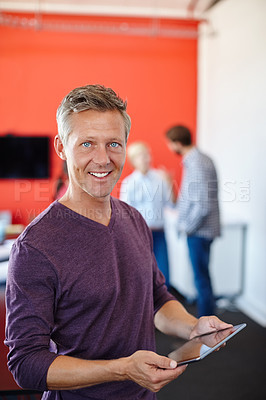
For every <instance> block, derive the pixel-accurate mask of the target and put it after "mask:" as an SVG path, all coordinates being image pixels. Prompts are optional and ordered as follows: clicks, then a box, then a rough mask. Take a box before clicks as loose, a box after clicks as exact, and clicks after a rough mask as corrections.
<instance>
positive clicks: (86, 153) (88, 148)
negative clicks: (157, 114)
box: [64, 110, 126, 199]
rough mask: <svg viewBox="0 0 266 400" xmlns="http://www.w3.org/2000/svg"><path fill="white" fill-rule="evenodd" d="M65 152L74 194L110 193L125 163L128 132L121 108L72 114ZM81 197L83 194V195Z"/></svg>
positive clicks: (103, 194) (96, 194)
mask: <svg viewBox="0 0 266 400" xmlns="http://www.w3.org/2000/svg"><path fill="white" fill-rule="evenodd" d="M71 127H72V131H71V133H70V135H69V137H68V141H67V144H66V146H65V147H64V154H65V157H66V160H67V165H68V173H69V180H70V188H71V190H72V193H73V196H74V197H75V198H76V199H77V198H81V195H84V193H87V194H88V195H90V196H91V197H93V198H99V199H100V198H105V197H106V196H108V195H110V193H111V191H112V190H113V188H114V186H115V184H116V183H117V181H118V179H119V178H120V175H121V173H122V169H123V166H124V163H125V156H126V135H125V125H124V121H123V117H122V116H121V114H120V113H119V111H105V112H99V111H94V110H87V111H82V112H80V113H77V114H72V116H71ZM79 196H80V197H79Z"/></svg>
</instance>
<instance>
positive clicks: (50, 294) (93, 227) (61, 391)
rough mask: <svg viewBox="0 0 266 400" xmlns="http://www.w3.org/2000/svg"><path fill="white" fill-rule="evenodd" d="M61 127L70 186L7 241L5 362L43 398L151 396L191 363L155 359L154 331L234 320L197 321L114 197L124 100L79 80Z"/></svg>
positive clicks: (132, 213)
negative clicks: (170, 290) (80, 84)
mask: <svg viewBox="0 0 266 400" xmlns="http://www.w3.org/2000/svg"><path fill="white" fill-rule="evenodd" d="M57 123H58V135H56V137H55V142H54V144H55V151H56V153H57V154H58V156H59V157H60V158H61V159H62V160H65V161H66V162H67V167H68V174H69V185H68V189H67V192H66V193H65V195H64V196H63V197H62V198H61V199H60V200H58V201H55V202H53V203H52V204H51V205H50V206H49V207H48V208H47V209H46V210H45V211H44V212H42V213H41V214H40V215H39V216H38V217H37V218H36V219H35V220H34V221H33V222H32V223H31V224H30V225H29V226H28V227H27V228H26V229H25V230H24V232H23V233H22V234H21V235H20V237H19V238H18V239H17V241H16V242H15V244H14V245H13V248H12V251H11V256H10V262H9V269H8V277H7V286H6V339H5V344H6V345H7V346H8V347H9V353H8V367H9V369H10V370H11V372H12V373H13V375H14V378H15V380H16V382H17V383H18V384H19V385H20V386H22V387H23V388H27V389H34V390H39V391H42V392H44V393H43V397H42V398H43V399H45V400H47V399H53V400H55V399H56V400H57V399H58V400H59V399H60V400H83V399H89V400H93V399H95V400H96V399H108V400H117V399H120V400H123V399H125V400H136V399H145V400H154V399H155V398H156V396H155V392H157V391H158V390H160V389H161V388H162V387H163V386H165V385H166V384H167V383H169V382H170V381H172V380H173V379H176V378H177V377H178V376H179V375H180V374H182V373H183V372H184V370H185V368H186V367H185V366H182V367H181V366H180V367H177V364H176V362H175V361H174V360H171V359H169V358H167V357H164V356H160V355H158V354H156V352H155V350H156V348H155V326H156V327H157V328H158V329H160V330H161V331H162V332H164V333H166V334H171V335H174V334H175V335H177V336H180V337H183V338H190V337H194V336H197V335H199V334H201V333H206V332H208V331H214V330H217V329H222V328H227V327H229V326H230V325H229V324H226V323H224V322H222V321H220V320H219V319H218V318H217V317H215V316H212V317H208V318H204V317H203V318H201V319H197V318H195V317H194V316H192V315H191V314H189V313H188V312H187V311H186V310H185V308H184V307H183V306H182V305H181V304H180V303H179V302H178V301H177V300H176V299H175V298H174V297H173V296H172V295H171V294H170V293H168V291H167V288H166V286H165V284H164V278H163V276H162V273H161V272H160V271H159V269H158V267H157V265H156V262H155V258H154V255H153V251H152V238H151V233H150V230H149V228H148V227H147V225H146V223H145V221H144V219H143V218H142V216H141V215H140V214H139V212H138V211H137V210H135V209H134V208H133V207H130V206H129V205H128V204H126V203H124V202H122V201H120V200H118V199H115V198H113V197H111V195H110V193H111V192H112V190H113V188H114V186H115V185H116V183H117V181H118V179H119V177H120V176H121V173H122V169H123V165H124V162H125V157H126V142H127V137H128V134H129V130H130V117H129V116H128V114H127V112H126V103H125V102H123V100H122V99H121V98H120V97H118V96H117V94H116V93H115V92H114V91H113V90H112V89H109V88H105V87H104V86H101V85H87V86H83V87H79V88H76V89H73V90H72V91H71V92H70V93H69V94H68V95H66V96H65V98H64V99H63V101H62V103H61V104H60V106H59V108H58V110H57Z"/></svg>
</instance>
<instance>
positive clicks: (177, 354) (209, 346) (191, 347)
mask: <svg viewBox="0 0 266 400" xmlns="http://www.w3.org/2000/svg"><path fill="white" fill-rule="evenodd" d="M246 326H247V324H240V325H235V326H232V327H231V328H226V329H222V330H219V331H215V332H211V333H205V334H204V335H200V336H196V337H194V338H193V339H190V340H188V341H187V342H186V343H185V344H184V345H182V346H181V347H179V348H178V349H177V350H174V351H172V352H171V353H170V354H168V357H169V358H171V359H172V360H175V361H176V362H177V365H178V366H179V365H183V364H188V363H192V362H195V361H200V360H202V359H203V358H205V357H206V356H207V355H208V354H211V353H212V352H213V351H215V350H216V349H218V348H219V347H220V346H222V344H223V343H225V342H227V341H228V340H229V339H231V338H232V337H233V336H235V335H236V334H237V333H238V332H240V331H241V330H242V329H243V328H245V327H246Z"/></svg>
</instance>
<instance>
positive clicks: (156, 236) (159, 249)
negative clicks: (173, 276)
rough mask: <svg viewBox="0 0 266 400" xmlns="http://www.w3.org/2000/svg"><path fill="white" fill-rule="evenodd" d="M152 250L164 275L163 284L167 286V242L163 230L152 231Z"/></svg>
mask: <svg viewBox="0 0 266 400" xmlns="http://www.w3.org/2000/svg"><path fill="white" fill-rule="evenodd" d="M152 237H153V251H154V255H155V258H156V261H157V264H158V267H159V269H160V271H161V272H162V273H163V275H164V277H165V284H166V286H167V287H169V265H168V253H167V244H166V240H165V234H164V231H163V230H162V231H152Z"/></svg>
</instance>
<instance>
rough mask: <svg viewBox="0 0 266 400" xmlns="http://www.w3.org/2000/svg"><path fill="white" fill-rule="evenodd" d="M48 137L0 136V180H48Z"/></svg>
mask: <svg viewBox="0 0 266 400" xmlns="http://www.w3.org/2000/svg"><path fill="white" fill-rule="evenodd" d="M49 139H50V138H49V137H48V136H15V135H6V136H0V179H46V178H49V175H50V174H49V170H50V168H49Z"/></svg>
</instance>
